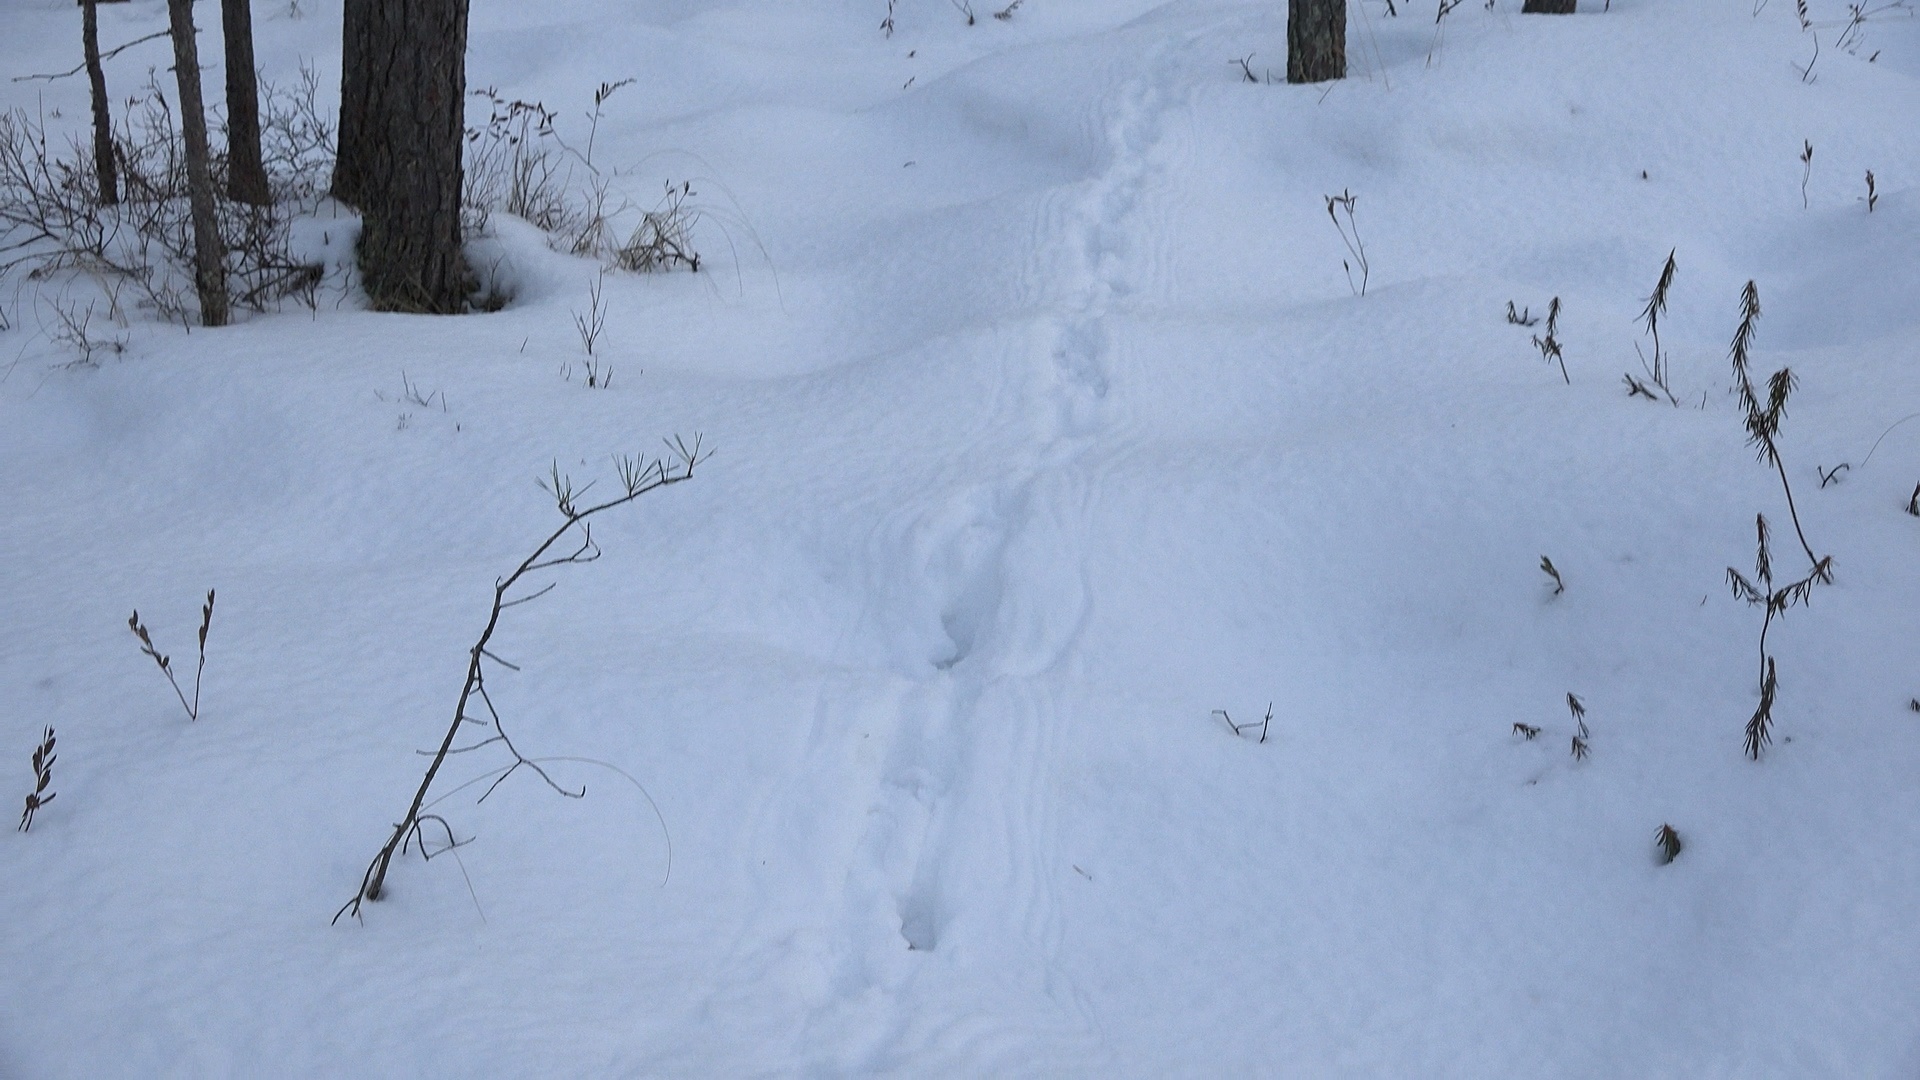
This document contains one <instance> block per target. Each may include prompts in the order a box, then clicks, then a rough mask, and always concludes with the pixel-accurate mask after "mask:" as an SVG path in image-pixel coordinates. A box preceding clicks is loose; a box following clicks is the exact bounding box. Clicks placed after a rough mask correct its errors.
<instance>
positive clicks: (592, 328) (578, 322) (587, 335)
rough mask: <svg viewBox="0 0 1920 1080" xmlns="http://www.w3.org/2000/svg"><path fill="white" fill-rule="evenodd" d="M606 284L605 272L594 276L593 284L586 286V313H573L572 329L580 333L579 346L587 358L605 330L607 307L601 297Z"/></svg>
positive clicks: (591, 354)
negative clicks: (585, 352) (585, 351)
mask: <svg viewBox="0 0 1920 1080" xmlns="http://www.w3.org/2000/svg"><path fill="white" fill-rule="evenodd" d="M606 283H607V275H606V274H605V272H602V273H600V274H597V275H595V276H594V279H593V284H591V285H589V286H587V300H588V304H587V310H586V313H585V314H582V313H580V312H578V311H576V312H574V313H573V328H574V329H575V330H577V331H579V332H580V345H581V347H582V348H584V349H586V350H587V356H589V357H591V356H593V350H594V348H595V346H597V345H598V344H599V343H600V333H601V331H603V330H605V329H606V328H607V305H606V303H605V301H604V299H603V297H602V295H601V289H602V288H603V287H604V286H605V285H606Z"/></svg>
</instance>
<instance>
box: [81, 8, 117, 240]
mask: <svg viewBox="0 0 1920 1080" xmlns="http://www.w3.org/2000/svg"><path fill="white" fill-rule="evenodd" d="M80 46H81V48H82V49H83V50H84V51H85V52H86V57H87V82H88V84H89V85H91V86H92V88H93V173H94V178H95V180H96V181H97V182H98V184H99V187H100V205H102V206H112V205H113V204H114V203H117V202H119V201H120V170H119V169H118V168H117V167H116V166H115V165H114V162H113V116H112V114H111V113H109V112H108V111H107V109H108V106H107V71H106V69H105V68H104V67H102V66H101V64H100V12H99V10H98V9H97V8H95V7H94V0H81V4H80Z"/></svg>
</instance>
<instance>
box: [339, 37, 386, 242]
mask: <svg viewBox="0 0 1920 1080" xmlns="http://www.w3.org/2000/svg"><path fill="white" fill-rule="evenodd" d="M376 2H377V0H346V4H345V7H344V9H343V10H342V12H341V17H340V131H339V137H338V145H337V146H336V148H335V151H334V155H333V191H332V195H333V197H334V198H336V199H339V200H340V201H341V202H343V203H346V204H347V205H348V206H359V205H360V195H361V192H362V190H364V189H365V187H366V171H367V155H366V151H365V149H364V146H365V143H366V135H365V132H366V129H367V84H368V83H370V82H371V81H372V79H373V73H372V71H371V70H369V67H368V65H369V60H368V58H367V55H366V40H367V32H368V31H367V25H368V23H369V21H370V20H371V19H372V18H373V6H374V4H375V3H376Z"/></svg>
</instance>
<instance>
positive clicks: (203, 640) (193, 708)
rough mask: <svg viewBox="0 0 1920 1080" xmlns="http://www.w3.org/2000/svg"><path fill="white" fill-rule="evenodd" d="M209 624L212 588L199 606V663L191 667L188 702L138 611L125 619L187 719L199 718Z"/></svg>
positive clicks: (211, 619)
mask: <svg viewBox="0 0 1920 1080" xmlns="http://www.w3.org/2000/svg"><path fill="white" fill-rule="evenodd" d="M211 626H213V590H212V589H208V590H207V602H206V604H205V605H203V606H202V607H201V608H200V663H199V664H198V665H197V666H196V667H195V668H194V669H193V700H192V701H191V702H189V701H188V700H187V695H186V693H185V692H184V691H182V690H181V689H180V682H179V680H177V679H175V678H174V677H173V661H172V659H171V658H169V657H168V656H166V655H165V654H164V653H162V652H161V651H160V650H158V649H156V648H154V646H153V636H152V635H151V634H149V633H147V627H146V624H144V623H142V622H141V621H140V613H139V612H138V611H135V612H134V613H133V615H132V616H131V617H129V618H128V619H127V629H129V630H131V631H133V636H134V637H137V638H139V639H140V651H141V652H143V653H145V654H147V655H148V656H151V657H153V662H154V663H155V664H157V665H158V666H159V668H160V674H162V675H165V676H166V677H167V682H168V683H169V684H170V685H171V686H172V687H173V693H174V696H175V697H178V698H179V699H180V707H181V708H182V709H185V710H186V711H187V719H188V720H198V719H200V676H201V675H202V674H203V673H204V672H205V671H206V670H207V630H208V628H210V627H211Z"/></svg>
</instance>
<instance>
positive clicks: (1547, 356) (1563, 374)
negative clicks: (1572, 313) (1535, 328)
mask: <svg viewBox="0 0 1920 1080" xmlns="http://www.w3.org/2000/svg"><path fill="white" fill-rule="evenodd" d="M1533 347H1534V348H1536V349H1539V350H1540V359H1542V360H1544V361H1546V362H1547V363H1549V364H1553V363H1557V364H1559V365H1560V378H1561V380H1562V381H1563V382H1565V383H1566V384H1567V385H1568V386H1572V385H1573V377H1572V376H1570V375H1568V374H1567V358H1566V356H1565V355H1564V354H1563V353H1561V351H1560V298H1559V297H1557V296H1556V297H1554V298H1553V300H1552V302H1550V303H1549V304H1547V333H1546V336H1545V337H1542V336H1540V335H1539V334H1535V335H1534V336H1533Z"/></svg>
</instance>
